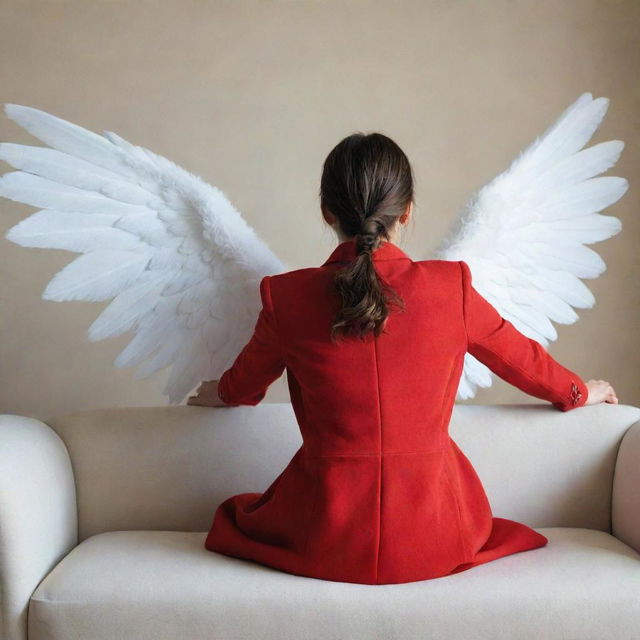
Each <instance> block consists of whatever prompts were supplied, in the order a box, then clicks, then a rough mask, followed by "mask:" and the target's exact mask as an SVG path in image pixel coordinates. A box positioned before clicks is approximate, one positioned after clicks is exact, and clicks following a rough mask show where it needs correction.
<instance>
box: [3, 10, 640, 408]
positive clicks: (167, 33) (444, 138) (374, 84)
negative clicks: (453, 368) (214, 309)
mask: <svg viewBox="0 0 640 640" xmlns="http://www.w3.org/2000/svg"><path fill="white" fill-rule="evenodd" d="M639 28H640V3H638V2H637V1H633V0H629V1H626V2H625V1H620V2H606V1H603V0H584V1H581V0H573V1H572V2H568V1H567V2H557V0H545V1H539V0H520V1H508V0H487V1H480V0H478V1H474V2H472V1H471V0H468V1H462V0H458V1H446V2H445V1H443V2H391V1H387V2H379V1H376V2H374V1H371V2H366V1H349V2H337V1H324V2H320V1H316V2H312V1H308V2H306V1H296V0H289V1H286V0H280V1H266V0H252V1H244V2H217V1H211V2H205V1H196V0H190V1H189V0H163V1H158V2H149V1H147V2H141V1H135V2H134V1H133V0H131V1H116V0H114V1H87V0H76V1H51V2H47V1H44V0H40V1H27V0H20V1H18V0H15V1H11V0H4V1H2V2H0V65H1V66H0V69H1V76H0V80H1V82H0V87H1V89H0V90H1V97H2V100H1V102H2V103H5V102H14V103H19V104H25V105H29V106H33V107H37V108H41V109H44V110H46V111H49V112H51V113H53V114H55V115H58V116H60V117H62V118H64V119H67V120H70V121H72V122H74V123H77V124H80V125H82V126H84V127H87V128H89V129H92V130H94V131H97V132H101V131H102V130H104V129H107V130H112V131H116V132H117V133H119V134H120V135H122V136H124V137H125V138H127V139H128V140H130V141H131V142H134V143H136V144H140V145H143V146H147V147H149V148H151V149H152V150H153V151H155V152H157V153H160V154H162V155H166V156H168V157H169V158H171V159H172V160H173V161H175V162H177V163H178V164H181V165H182V166H184V167H185V168H186V169H188V170H190V171H192V172H194V173H197V174H199V175H201V176H202V177H203V178H204V179H205V180H207V181H209V182H211V183H213V184H215V185H217V186H218V187H220V188H221V189H222V190H223V191H224V192H225V193H226V194H227V195H228V196H229V197H230V198H231V200H232V201H233V202H234V203H235V204H236V206H237V207H238V208H239V209H240V210H241V211H242V212H243V213H244V215H245V217H246V219H247V221H248V222H249V224H251V225H252V226H254V227H255V229H256V230H257V232H258V233H259V234H260V235H261V236H263V237H264V238H265V239H266V240H267V241H268V243H269V244H270V246H271V247H272V248H273V249H274V250H275V251H276V252H277V253H278V254H279V255H280V256H281V257H282V258H283V259H284V260H285V261H286V262H287V263H288V264H289V265H290V267H291V268H292V269H294V268H299V267H303V266H311V265H318V264H320V263H321V262H323V261H324V259H325V258H326V257H327V255H328V254H329V252H330V251H331V250H332V249H333V247H334V245H335V239H334V237H333V235H332V232H331V230H330V229H329V228H327V227H324V226H323V223H322V222H321V218H320V214H319V207H318V197H317V191H318V186H319V177H320V170H321V165H322V162H323V160H324V158H325V156H326V154H327V153H328V152H329V151H330V149H331V148H332V147H333V145H334V144H336V143H337V142H338V141H339V140H340V139H341V138H342V137H343V136H345V135H347V134H349V133H351V132H353V131H356V130H361V131H374V130H377V131H381V132H383V133H386V134H387V135H389V136H391V137H392V138H394V139H395V140H396V141H397V142H398V143H399V144H400V145H401V146H402V147H403V148H404V150H405V151H406V152H407V154H408V155H409V157H410V159H411V161H412V162H413V165H414V169H415V173H416V177H417V207H416V209H415V222H414V224H413V225H411V226H410V228H409V230H408V233H406V234H405V236H404V238H403V239H402V240H401V241H400V245H401V246H402V247H403V248H404V249H405V250H406V251H407V252H408V253H409V254H410V255H411V256H412V257H414V259H424V258H428V257H430V251H432V250H433V249H434V248H435V246H436V245H437V244H438V241H439V240H440V238H441V237H442V235H443V234H444V232H445V230H446V228H447V226H448V224H449V222H450V221H451V220H452V218H453V217H454V216H455V215H456V212H457V211H459V210H460V209H461V207H462V206H463V204H464V202H465V201H466V198H467V197H468V196H469V195H470V194H471V193H472V192H473V191H474V190H475V189H477V188H479V187H480V186H481V185H483V184H485V183H486V182H487V181H488V180H490V179H491V178H492V177H493V176H495V175H496V174H497V173H499V172H501V171H502V170H504V169H505V168H506V167H507V166H508V164H509V163H510V162H511V160H512V159H513V158H514V157H515V156H516V154H517V153H518V152H519V151H520V150H521V149H522V148H523V147H524V146H526V145H528V144H529V143H530V142H531V141H532V140H533V139H534V137H535V136H536V135H538V134H540V133H542V131H543V130H544V129H545V128H546V127H547V126H548V125H549V124H550V123H551V122H552V121H553V120H554V119H555V118H556V117H557V116H558V115H559V114H560V112H561V111H562V110H563V109H564V108H565V107H566V106H568V105H569V104H570V103H571V102H572V101H573V100H575V99H576V98H577V97H578V96H579V95H580V94H581V93H582V92H583V91H591V92H592V93H593V94H594V95H595V96H600V95H605V96H607V97H609V98H610V99H611V105H610V108H609V113H608V115H607V117H606V119H605V121H604V123H603V125H602V127H601V129H600V130H599V131H598V132H597V133H596V135H595V137H594V139H593V140H592V144H593V143H595V142H600V141H603V140H608V139H615V138H617V139H622V140H624V141H625V142H626V144H627V148H626V149H625V151H624V153H623V156H622V158H621V160H620V162H619V164H618V166H617V167H616V168H615V171H613V172H612V173H613V174H614V175H621V176H624V177H626V178H628V179H629V180H630V182H631V187H630V189H629V191H628V192H627V194H626V195H625V196H624V198H623V199H622V200H621V201H620V202H618V203H617V204H615V205H614V206H613V207H611V208H610V209H609V210H608V211H607V213H610V214H612V215H616V216H618V217H619V218H620V219H621V220H622V222H623V231H622V233H621V234H619V235H618V236H615V237H614V238H612V239H610V240H608V241H606V242H604V243H600V244H598V245H593V248H594V249H596V250H597V251H598V252H599V253H600V254H601V255H602V257H603V258H604V260H605V262H606V263H607V266H608V269H607V271H606V272H605V273H604V274H603V275H602V276H601V277H600V278H599V279H597V280H595V281H587V284H588V285H589V287H590V288H591V290H592V291H593V293H594V295H595V297H596V305H595V307H594V308H593V309H588V310H583V311H580V316H581V319H580V320H579V321H578V322H577V323H576V324H574V325H572V326H567V325H558V326H557V328H558V333H559V338H558V340H557V342H554V343H552V344H551V345H550V347H549V350H550V352H551V353H552V355H554V357H556V358H557V359H558V360H560V361H561V362H562V363H563V364H565V365H566V366H568V367H570V368H572V369H574V370H576V371H577V372H578V373H579V374H580V375H582V376H583V377H584V378H585V379H588V378H591V377H594V378H603V379H608V380H610V381H611V382H612V383H613V384H614V386H615V388H616V389H617V391H618V395H619V398H620V402H622V403H625V404H636V405H640V396H639V394H638V379H637V372H638V365H639V364H640V362H639V361H640V349H639V345H640V340H639V332H638V298H639V288H638V282H639V281H640V265H639V264H638V249H637V246H638V239H639V238H638V226H639V224H640V218H639V216H638V210H639V205H640V202H639V201H638V198H639V196H638V187H637V179H638V169H639V168H640V166H639V164H640V154H639V150H638V117H639V114H640V104H639V103H640V86H639V83H638V69H640V47H639V44H640V43H639V41H638V32H639ZM0 140H3V141H13V142H24V143H27V144H40V143H39V142H38V141H36V140H35V139H34V138H32V137H30V136H29V135H28V134H26V133H25V132H23V131H22V129H20V128H19V127H18V126H17V125H16V124H15V123H13V122H12V121H10V120H8V119H7V118H6V117H4V114H2V117H1V118H0ZM9 169H10V167H9V166H8V165H5V164H2V171H3V172H4V171H6V170H9ZM0 210H1V212H2V214H1V220H0V229H1V231H2V236H4V234H5V233H6V231H7V230H8V229H9V228H10V227H11V226H13V225H14V224H16V223H17V222H18V221H19V220H21V219H22V218H24V217H26V216H27V215H29V214H30V213H33V212H34V211H35V210H36V209H35V208H33V207H28V206H26V205H20V204H17V203H12V202H9V201H7V200H0ZM0 247H1V251H2V259H1V262H0V268H1V278H0V298H1V309H2V311H1V313H2V336H1V345H0V362H1V372H0V376H1V379H0V393H1V396H0V411H2V412H7V413H19V414H26V415H31V416H35V417H43V418H46V417H48V416H53V415H57V414H60V413H63V412H67V411H74V410H77V409H84V408H91V407H104V406H113V405H122V406H126V405H157V404H164V403H165V398H164V396H162V394H161V389H162V386H163V384H164V380H165V374H166V372H163V375H159V376H157V377H156V378H153V379H147V380H136V379H135V377H134V370H133V369H125V370H123V369H116V368H115V367H114V366H113V364H112V363H113V361H114V359H115V358H116V356H117V355H118V353H119V352H120V351H121V350H122V349H123V348H124V347H125V345H126V344H127V343H128V342H129V340H130V339H131V334H127V335H125V336H121V337H120V338H117V339H112V340H108V341H105V342H100V343H90V342H89V341H88V339H87V337H86V332H87V328H88V327H89V325H90V324H91V322H92V321H93V320H94V319H95V318H96V317H97V315H99V313H100V311H101V309H103V308H104V307H105V306H106V305H107V302H104V303H81V302H67V303H64V304H60V303H54V302H45V301H43V300H42V299H41V298H40V296H41V294H42V291H43V290H44V288H45V286H46V284H47V282H48V281H49V280H50V279H51V277H52V276H53V274H54V273H55V272H56V271H58V270H59V269H61V268H62V267H64V266H65V265H66V264H68V263H69V262H70V261H71V260H72V259H73V258H74V257H76V254H73V253H69V252H66V251H45V250H40V249H25V248H22V247H19V246H17V245H15V244H13V243H10V242H9V241H7V240H6V239H4V237H2V238H0ZM286 399H288V394H287V388H286V379H285V376H284V375H283V377H282V378H281V379H280V380H278V381H277V382H276V383H275V384H274V385H273V386H272V387H271V388H270V389H269V392H268V394H267V397H266V399H265V401H266V402H268V401H279V400H286ZM474 402H479V403H494V402H495V403H501V402H538V400H537V399H534V398H530V397H528V396H525V395H524V394H523V393H521V392H520V391H519V390H517V389H515V388H512V387H510V386H509V385H507V384H506V383H504V382H503V381H501V380H499V379H497V380H496V383H495V384H494V387H493V388H492V389H490V390H482V391H480V392H479V393H478V395H477V397H476V398H475V399H474Z"/></svg>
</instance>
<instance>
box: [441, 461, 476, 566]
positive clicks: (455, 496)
mask: <svg viewBox="0 0 640 640" xmlns="http://www.w3.org/2000/svg"><path fill="white" fill-rule="evenodd" d="M444 475H445V478H446V481H447V484H448V485H449V491H451V494H452V495H453V499H454V501H455V503H456V512H457V514H458V542H459V543H460V548H461V550H462V556H463V557H464V558H469V562H470V561H471V558H470V556H469V553H468V551H467V546H466V544H465V542H464V536H463V535H462V510H461V509H460V501H459V500H458V493H457V491H456V489H455V487H454V486H453V482H452V481H451V476H450V475H449V461H448V458H447V457H446V456H445V458H444Z"/></svg>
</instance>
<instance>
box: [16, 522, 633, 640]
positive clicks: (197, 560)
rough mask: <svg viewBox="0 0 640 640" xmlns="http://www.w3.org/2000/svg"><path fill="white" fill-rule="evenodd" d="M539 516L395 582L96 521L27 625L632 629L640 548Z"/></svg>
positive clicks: (218, 629)
mask: <svg viewBox="0 0 640 640" xmlns="http://www.w3.org/2000/svg"><path fill="white" fill-rule="evenodd" d="M536 530H537V531H539V532H540V533H542V534H543V535H545V536H547V538H549V543H548V544H547V545H546V546H545V547H542V548H540V549H535V550H532V551H527V552H522V553H517V554H513V555H511V556H507V557H504V558H500V559H498V560H495V561H493V562H490V563H487V564H485V565H481V566H477V567H474V568H472V569H470V570H468V571H463V572H461V573H458V574H454V575H450V576H445V577H443V578H437V579H434V580H426V581H421V582H413V583H406V584H397V585H358V584H351V583H340V582H331V581H325V580H318V579H315V578H308V577H300V576H293V575H290V574H287V573H283V572H281V571H278V570H276V569H272V568H270V567H265V566H262V565H258V564H256V563H253V562H250V561H247V560H242V559H238V558H230V557H227V556H224V555H221V554H218V553H214V552H211V551H207V550H206V549H205V548H204V547H203V544H204V539H205V536H206V532H202V533H197V532H196V533H194V532H179V531H114V532H105V533H100V534H97V535H94V536H91V537H89V538H87V539H86V540H84V541H83V542H81V543H80V544H79V545H78V546H77V547H75V548H74V549H73V550H72V551H71V552H70V553H69V554H68V555H67V556H65V557H64V558H63V559H62V560H61V562H60V563H59V564H57V565H56V566H55V567H54V568H53V570H52V571H51V572H50V573H49V574H48V575H47V576H46V577H45V578H44V579H43V580H42V582H41V583H40V584H39V585H38V587H37V589H36V590H35V592H34V593H33V595H32V597H31V599H30V602H29V615H28V626H29V639H30V640H49V639H54V638H55V639H57V640H59V639H60V638H65V639H66V640H87V639H88V638H91V640H103V639H104V640H106V639H109V640H115V639H119V640H121V639H133V638H135V639H136V640H144V639H146V638H149V640H163V639H167V640H176V639H178V638H184V639H190V640H194V639H202V640H205V639H214V638H215V639H216V640H250V639H253V638H259V639H260V640H267V639H273V640H287V639H288V638H290V639H291V640H300V639H302V638H304V639H311V638H341V639H343V638H348V639H350V640H358V639H362V640H365V639H366V640H372V639H377V638H379V639H381V640H382V639H384V640H391V639H393V638H397V639H398V640H400V639H401V640H410V639H412V638H416V639H417V638H419V639H420V640H425V639H426V638H437V639H438V640H447V639H456V640H459V639H460V638H473V639H474V640H480V639H483V638H486V639H488V640H495V639H496V638H497V637H500V638H509V639H510V640H516V639H518V638H523V639H524V638H526V639H527V640H530V639H531V638H536V639H543V638H544V639H550V638H562V639H563V640H568V639H570V638H571V639H573V638H576V639H577V638H580V640H588V639H591V638H593V639H597V640H603V639H604V638H615V639H616V640H624V639H629V640H631V639H633V638H638V637H640V554H638V553H637V552H636V551H634V550H633V549H631V548H630V547H629V546H627V545H626V544H624V543H623V542H621V541H619V540H618V539H616V538H615V537H613V536H611V535H609V534H607V533H605V532H603V531H600V530H595V529H582V528H564V527H548V528H544V527H540V528H537V529H536ZM328 630H331V631H330V632H328ZM497 630H499V632H498V633H496V631H497Z"/></svg>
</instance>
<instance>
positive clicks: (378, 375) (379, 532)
mask: <svg viewBox="0 0 640 640" xmlns="http://www.w3.org/2000/svg"><path fill="white" fill-rule="evenodd" d="M373 357H374V360H375V365H376V387H377V390H378V425H379V434H380V437H379V447H380V464H379V466H378V543H377V550H376V577H375V584H378V576H379V573H380V544H381V541H382V460H383V458H384V456H383V455H382V451H383V446H382V403H381V401H380V370H379V368H378V349H377V338H376V337H375V336H374V338H373Z"/></svg>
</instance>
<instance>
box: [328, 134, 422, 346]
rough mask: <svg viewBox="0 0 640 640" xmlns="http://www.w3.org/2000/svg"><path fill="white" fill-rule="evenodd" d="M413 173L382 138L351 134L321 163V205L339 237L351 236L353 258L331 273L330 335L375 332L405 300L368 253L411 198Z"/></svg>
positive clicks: (397, 149)
mask: <svg viewBox="0 0 640 640" xmlns="http://www.w3.org/2000/svg"><path fill="white" fill-rule="evenodd" d="M413 195H414V192H413V175H412V169H411V165H410V163H409V160H408V159H407V157H406V156H405V154H404V152H403V151H402V150H401V149H400V147H398V145H397V144H396V143H395V142H393V140H391V139H390V138H388V137H387V136H384V135H382V134H380V133H371V134H368V135H365V134H361V133H355V134H353V135H351V136H349V137H347V138H345V139H344V140H342V141H341V142H340V143H339V144H338V145H337V146H336V147H335V148H334V149H333V150H332V151H331V153H330V154H329V156H328V157H327V159H326V160H325V163H324V168H323V173H322V180H321V188H320V196H321V206H322V208H323V209H328V210H330V211H331V213H333V215H335V216H336V217H337V219H338V221H339V225H340V228H341V230H342V232H343V234H344V235H346V236H349V237H351V236H354V237H355V246H356V258H355V259H354V260H353V261H352V262H351V263H350V264H348V265H346V266H345V267H343V268H340V269H337V270H336V272H335V274H334V284H335V287H336V290H337V291H338V293H339V294H340V297H341V299H342V308H341V309H340V311H339V312H338V314H337V315H336V317H335V318H334V320H333V324H332V326H331V339H332V340H333V341H334V342H335V341H336V340H337V339H338V337H340V336H343V337H344V336H348V335H356V336H358V337H360V338H364V337H365V336H366V335H367V334H369V333H373V335H375V336H378V335H380V333H382V331H383V330H384V325H385V321H386V319H387V317H388V316H389V314H390V312H391V310H392V307H398V308H400V309H404V301H403V300H402V298H401V297H400V296H399V295H398V294H397V292H395V291H394V290H393V289H392V288H391V287H390V286H389V285H388V283H386V282H385V281H384V280H383V279H382V278H381V276H380V275H379V274H378V272H377V271H376V269H375V265H374V262H373V256H372V254H373V252H374V251H375V250H376V249H377V248H378V246H379V245H380V243H381V242H382V241H389V234H390V230H391V228H392V227H393V225H394V224H395V223H396V221H397V219H398V218H399V217H400V216H401V215H402V214H403V213H404V211H405V210H406V207H407V206H408V204H409V202H411V201H413Z"/></svg>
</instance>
